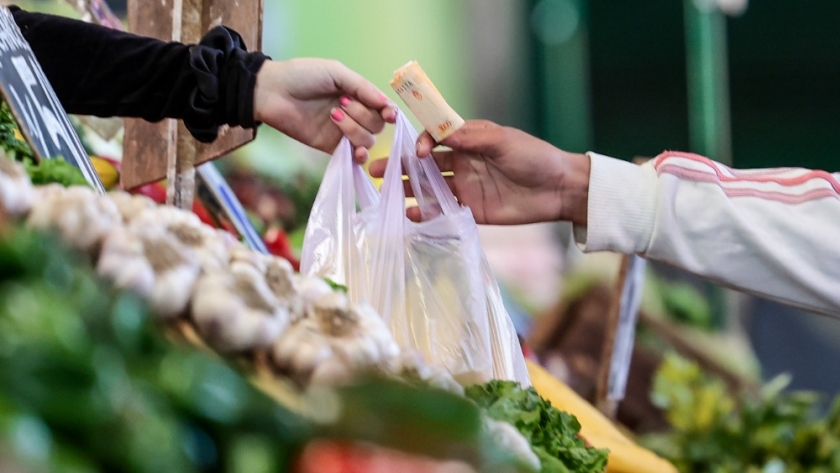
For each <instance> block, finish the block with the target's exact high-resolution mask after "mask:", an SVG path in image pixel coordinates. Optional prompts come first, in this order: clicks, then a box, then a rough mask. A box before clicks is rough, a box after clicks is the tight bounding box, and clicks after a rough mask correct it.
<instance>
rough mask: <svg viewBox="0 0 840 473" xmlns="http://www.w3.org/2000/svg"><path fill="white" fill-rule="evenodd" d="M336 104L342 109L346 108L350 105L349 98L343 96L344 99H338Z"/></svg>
mask: <svg viewBox="0 0 840 473" xmlns="http://www.w3.org/2000/svg"><path fill="white" fill-rule="evenodd" d="M338 103H340V104H341V106H342V107H346V106H347V105H349V104H350V97H348V96H346V95H345V96H344V97H341V98H340V99H338Z"/></svg>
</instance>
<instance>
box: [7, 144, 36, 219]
mask: <svg viewBox="0 0 840 473" xmlns="http://www.w3.org/2000/svg"><path fill="white" fill-rule="evenodd" d="M33 198H34V192H33V190H32V182H31V181H30V180H29V175H28V174H26V170H25V169H24V168H23V166H21V165H20V164H18V163H16V162H14V161H11V160H9V159H8V158H6V157H5V156H2V155H0V206H2V207H3V209H5V211H6V213H7V214H9V215H23V214H25V213H26V212H28V211H29V209H30V207H32V200H33Z"/></svg>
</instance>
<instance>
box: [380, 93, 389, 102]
mask: <svg viewBox="0 0 840 473" xmlns="http://www.w3.org/2000/svg"><path fill="white" fill-rule="evenodd" d="M379 100H385V101H387V100H388V96H387V95H385V94H382V93H380V94H379Z"/></svg>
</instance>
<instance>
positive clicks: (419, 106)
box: [391, 61, 464, 142]
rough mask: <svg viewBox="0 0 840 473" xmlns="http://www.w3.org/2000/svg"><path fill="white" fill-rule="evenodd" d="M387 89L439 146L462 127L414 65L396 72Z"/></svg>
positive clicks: (435, 88)
mask: <svg viewBox="0 0 840 473" xmlns="http://www.w3.org/2000/svg"><path fill="white" fill-rule="evenodd" d="M391 87H393V89H394V91H396V92H397V95H399V96H400V98H401V99H402V100H403V102H405V104H406V105H408V108H409V110H411V112H412V113H413V114H414V115H415V116H416V117H417V119H418V120H420V124H421V125H423V128H425V129H426V131H428V132H429V134H431V135H432V138H434V139H435V141H437V142H441V141H442V140H444V139H445V138H446V137H447V136H449V135H451V134H452V133H455V130H457V129H458V128H461V126H462V125H463V124H464V119H463V118H461V117H460V115H458V114H457V113H456V112H455V110H453V109H452V107H450V106H449V104H447V103H446V100H444V99H443V96H442V95H441V94H440V92H438V90H437V87H435V85H434V84H432V81H431V80H429V76H427V75H426V73H425V72H423V69H422V68H420V64H418V63H417V61H411V62H409V63H408V64H406V65H405V66H403V67H401V68H399V69H397V70H396V72H394V78H393V79H391Z"/></svg>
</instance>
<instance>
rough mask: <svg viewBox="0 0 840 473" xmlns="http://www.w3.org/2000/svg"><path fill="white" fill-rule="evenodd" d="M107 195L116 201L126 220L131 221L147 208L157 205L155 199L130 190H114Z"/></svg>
mask: <svg viewBox="0 0 840 473" xmlns="http://www.w3.org/2000/svg"><path fill="white" fill-rule="evenodd" d="M107 196H108V198H109V199H111V200H112V201H114V204H116V206H117V210H119V212H120V215H122V218H123V221H125V222H130V221H131V220H133V219H134V218H135V217H137V216H138V215H140V214H141V213H142V212H143V211H145V210H149V209H153V208H155V207H157V203H156V202H155V201H154V200H152V199H151V198H150V197H148V196H145V195H142V194H136V195H134V194H129V193H128V192H122V191H113V192H109V193H108V194H107Z"/></svg>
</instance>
